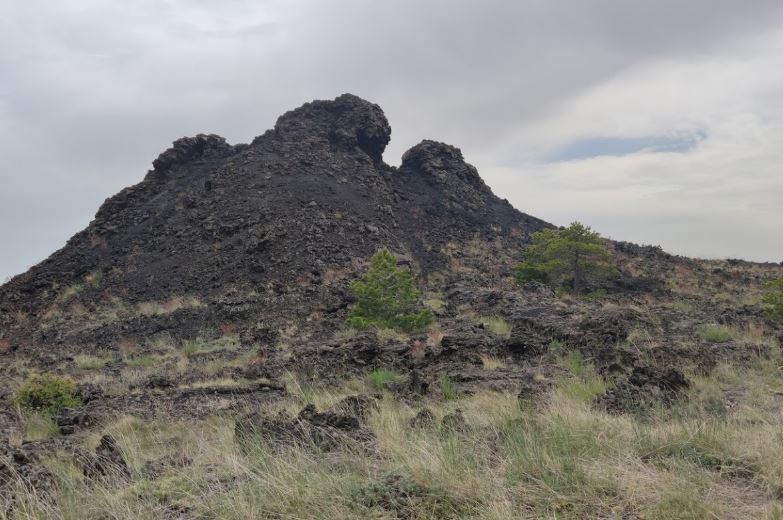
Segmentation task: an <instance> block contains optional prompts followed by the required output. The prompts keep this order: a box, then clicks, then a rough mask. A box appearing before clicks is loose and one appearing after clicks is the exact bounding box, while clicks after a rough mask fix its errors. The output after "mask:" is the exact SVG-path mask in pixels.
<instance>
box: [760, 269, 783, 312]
mask: <svg viewBox="0 0 783 520" xmlns="http://www.w3.org/2000/svg"><path fill="white" fill-rule="evenodd" d="M763 302H764V311H765V312H766V313H767V317H768V318H769V319H771V320H772V321H778V322H783V276H781V277H780V278H778V279H777V280H775V281H774V282H770V283H769V284H767V290H766V292H765V294H764V299H763Z"/></svg>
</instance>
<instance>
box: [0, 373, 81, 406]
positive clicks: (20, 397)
mask: <svg viewBox="0 0 783 520" xmlns="http://www.w3.org/2000/svg"><path fill="white" fill-rule="evenodd" d="M75 392H76V386H75V384H74V382H73V380H71V379H69V378H67V377H62V376H57V375H54V374H36V375H33V376H31V377H30V378H29V379H28V380H27V381H25V383H24V384H23V385H22V386H21V387H20V388H19V389H18V390H17V391H16V393H15V394H14V402H15V403H16V404H17V405H19V406H20V407H22V408H27V409H29V410H38V411H40V412H43V413H46V414H50V415H54V414H56V413H57V412H58V411H60V410H61V409H63V408H75V407H77V406H81V404H82V402H81V399H79V398H78V397H77V396H76V393H75Z"/></svg>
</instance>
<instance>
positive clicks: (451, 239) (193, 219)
mask: <svg viewBox="0 0 783 520" xmlns="http://www.w3.org/2000/svg"><path fill="white" fill-rule="evenodd" d="M390 135H391V128H390V127H389V124H388V122H387V121H386V117H385V116H384V114H383V112H382V111H381V109H380V108H379V107H378V106H377V105H374V104H371V103H369V102H367V101H364V100H362V99H360V98H358V97H356V96H353V95H350V94H345V95H342V96H340V97H338V98H337V99H335V100H334V101H315V102H312V103H307V104H305V105H304V106H302V107H300V108H298V109H296V110H293V111H290V112H288V113H286V114H284V115H283V116H281V117H280V118H279V119H278V121H277V123H276V125H275V127H274V129H272V130H269V131H267V132H266V133H264V134H263V135H261V136H259V137H257V138H255V139H254V140H253V141H252V142H251V143H250V144H249V145H244V144H241V145H235V146H232V145H229V144H228V143H226V141H225V139H223V138H222V137H219V136H216V135H197V136H195V137H186V138H182V139H179V140H177V141H175V142H174V144H173V145H172V147H171V148H169V149H168V150H166V151H165V152H163V153H162V154H161V155H160V156H159V157H158V158H157V159H155V160H154V161H153V167H154V168H153V169H152V170H151V171H149V172H148V173H147V175H146V176H145V178H144V180H143V181H142V182H140V183H139V184H137V185H135V186H131V187H129V188H126V189H124V190H122V191H121V192H120V193H118V194H117V195H115V196H113V197H111V198H109V199H108V200H106V202H104V204H103V205H102V206H101V207H100V209H99V210H98V213H97V214H96V216H95V219H94V220H93V221H92V222H91V223H90V225H89V226H88V227H87V228H86V229H85V230H84V231H81V232H80V233H78V234H76V235H75V236H74V237H72V238H71V239H70V240H69V241H68V243H67V245H66V246H65V247H64V248H62V249H61V250H59V251H57V252H56V253H54V254H53V255H52V256H51V257H49V258H48V259H46V260H45V261H43V262H41V263H40V264H38V265H36V266H35V267H33V268H32V269H30V270H29V271H28V272H27V273H25V274H22V275H20V276H18V277H16V278H14V279H13V280H11V281H10V282H9V283H7V284H6V285H4V286H3V287H2V288H1V289H0V310H1V311H2V315H3V318H2V321H1V322H0V327H2V328H0V331H2V332H0V334H2V335H3V336H4V337H5V341H7V342H9V343H10V345H11V346H12V347H13V348H22V349H25V348H28V346H32V345H36V344H37V345H41V344H44V343H46V344H47V345H49V346H50V347H51V346H52V345H53V344H73V345H78V346H80V347H81V348H84V346H85V345H88V344H90V343H93V342H100V343H102V344H104V345H105V344H106V343H107V342H112V341H117V340H118V339H120V338H119V336H120V335H128V334H133V333H134V332H138V333H145V332H149V331H148V330H146V329H145V328H144V326H142V327H141V328H140V329H139V330H136V329H137V328H138V326H137V325H138V324H136V323H134V322H133V317H132V316H128V314H127V313H124V312H123V309H124V308H126V307H128V306H130V307H134V306H135V307H137V308H138V307H139V306H141V307H142V308H145V307H146V308H150V307H154V306H156V305H161V306H162V310H163V311H164V312H161V313H159V314H163V313H165V307H166V305H168V306H169V308H173V307H178V306H179V305H180V304H181V303H183V302H184V303H185V304H186V305H185V306H188V305H187V304H188V303H189V302H190V303H193V302H198V304H197V305H190V307H192V309H191V312H190V313H188V315H187V316H182V317H180V318H181V319H180V318H178V319H177V320H174V321H172V322H170V323H167V324H166V327H167V328H168V329H170V330H171V331H172V332H176V333H178V332H180V330H178V329H187V323H189V322H190V323H194V324H199V326H205V325H208V324H213V325H215V326H217V325H219V324H220V323H222V322H225V321H231V322H235V324H237V325H238V324H240V323H243V324H244V323H247V322H248V321H254V320H258V319H260V318H261V317H263V319H264V320H265V321H266V322H268V323H269V324H270V325H275V326H280V325H281V323H280V320H281V319H282V320H285V321H290V320H291V319H304V318H307V316H309V315H310V314H311V313H313V312H315V311H319V312H322V313H324V314H326V315H329V314H331V313H334V312H337V311H338V310H339V309H342V308H344V307H345V305H346V303H347V302H346V301H345V297H346V295H345V293H344V289H345V285H344V284H342V285H340V284H336V285H335V284H330V283H328V282H329V280H330V279H331V278H335V277H338V278H339V277H340V276H341V274H342V273H345V271H346V269H349V268H351V266H352V265H353V264H354V263H355V262H357V261H361V260H363V259H366V258H367V257H369V256H371V255H372V254H373V252H374V251H376V250H377V249H378V248H379V247H382V246H388V247H390V248H392V249H393V250H394V251H395V252H396V253H398V254H400V255H402V256H404V257H406V258H407V259H408V260H409V261H410V262H411V263H413V264H414V265H415V266H417V268H418V269H420V270H421V272H422V273H423V274H425V275H427V274H431V273H434V272H437V271H439V270H443V269H444V268H447V267H448V265H449V262H450V261H451V258H450V255H449V252H450V251H461V250H464V249H465V248H466V247H468V244H471V243H472V244H473V247H477V248H487V247H490V246H489V245H488V244H496V246H499V244H501V243H502V247H503V249H505V250H507V251H509V252H512V254H516V253H518V251H519V250H520V248H521V246H522V245H523V244H524V243H525V241H526V240H527V239H528V237H529V236H530V234H531V233H532V232H534V231H537V230H539V229H541V228H542V227H544V226H547V225H548V224H546V223H545V222H543V221H541V220H538V219H536V218H533V217H530V216H528V215H525V214H523V213H520V212H519V211H517V210H515V209H514V208H513V207H512V206H511V205H510V204H509V203H508V202H507V201H505V200H501V199H499V198H498V197H496V196H495V195H493V193H492V192H491V190H490V189H489V188H488V187H487V186H486V184H484V182H483V181H482V180H481V178H480V177H479V175H478V172H477V171H476V169H475V168H474V167H473V166H471V165H470V164H468V163H466V162H465V161H464V159H463V157H462V153H461V152H460V150H459V149H457V148H454V147H452V146H449V145H446V144H443V143H439V142H435V141H423V142H421V143H420V144H418V145H416V146H415V147H413V148H411V149H410V150H408V151H407V152H406V153H405V154H404V156H403V159H402V164H401V166H400V167H399V168H395V167H392V166H389V165H387V164H385V163H384V162H383V161H382V158H381V155H382V153H383V151H384V148H385V147H386V145H387V143H388V142H389V138H390ZM488 267H489V266H488ZM172 298H174V299H175V300H172ZM69 309H75V310H77V313H76V314H84V315H86V316H89V315H91V314H94V313H96V312H100V311H99V309H115V311H116V312H114V314H116V315H117V317H118V319H117V320H115V322H113V323H111V324H105V325H103V326H101V327H99V328H97V329H96V328H92V327H87V328H84V327H78V328H73V329H71V330H68V328H67V327H66V328H58V330H57V331H56V332H52V333H51V334H47V333H45V332H44V333H42V335H36V334H33V335H30V331H31V330H32V329H31V327H33V326H35V325H37V324H38V323H39V322H40V320H41V319H42V318H43V317H44V316H45V315H46V314H47V313H49V316H52V315H53V314H57V313H59V312H60V310H62V311H63V313H67V314H73V313H70V312H68V310H69ZM15 316H17V317H18V316H24V317H25V320H24V323H20V320H15V319H14V317H15ZM182 332H183V333H184V334H185V335H187V334H188V332H187V330H183V331H182ZM192 332H193V331H191V333H192ZM0 337H2V336H0Z"/></svg>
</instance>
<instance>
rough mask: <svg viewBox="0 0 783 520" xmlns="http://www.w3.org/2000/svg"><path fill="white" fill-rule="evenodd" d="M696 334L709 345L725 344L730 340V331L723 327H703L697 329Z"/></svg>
mask: <svg viewBox="0 0 783 520" xmlns="http://www.w3.org/2000/svg"><path fill="white" fill-rule="evenodd" d="M698 334H699V337H700V338H701V339H703V340H704V341H707V342H709V343H725V342H727V341H729V340H730V339H731V331H729V329H728V328H726V327H724V326H723V325H704V326H703V327H701V328H699V330H698Z"/></svg>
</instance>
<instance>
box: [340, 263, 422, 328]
mask: <svg viewBox="0 0 783 520" xmlns="http://www.w3.org/2000/svg"><path fill="white" fill-rule="evenodd" d="M351 290H352V291H353V293H354V294H355V295H356V300H357V301H356V305H354V306H353V308H352V309H351V311H350V313H349V314H348V320H347V321H346V323H347V324H348V326H349V327H353V328H356V329H366V328H369V327H381V328H390V329H396V330H402V331H406V332H412V331H417V330H423V329H424V328H426V327H427V325H429V324H430V323H432V322H433V321H434V317H433V314H432V311H431V310H430V309H426V308H422V305H421V293H420V292H419V290H418V289H416V285H415V283H414V278H413V274H411V272H410V269H407V268H402V267H398V266H397V261H396V259H395V258H394V255H393V254H392V253H391V252H390V251H389V250H388V249H385V248H384V249H381V250H379V251H378V252H377V253H375V255H373V257H372V261H371V263H370V269H369V270H368V271H367V273H365V275H364V276H363V277H362V279H361V280H357V281H355V282H353V283H352V284H351Z"/></svg>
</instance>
